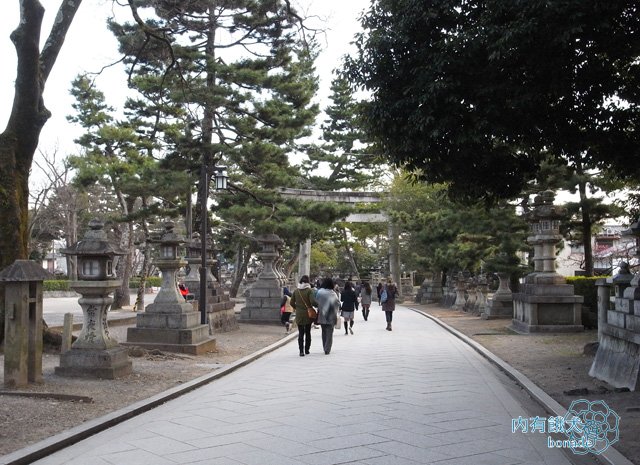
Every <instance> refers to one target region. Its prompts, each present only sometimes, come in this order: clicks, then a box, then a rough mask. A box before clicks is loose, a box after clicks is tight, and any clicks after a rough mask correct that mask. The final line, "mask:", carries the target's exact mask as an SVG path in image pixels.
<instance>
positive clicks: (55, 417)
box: [0, 324, 297, 455]
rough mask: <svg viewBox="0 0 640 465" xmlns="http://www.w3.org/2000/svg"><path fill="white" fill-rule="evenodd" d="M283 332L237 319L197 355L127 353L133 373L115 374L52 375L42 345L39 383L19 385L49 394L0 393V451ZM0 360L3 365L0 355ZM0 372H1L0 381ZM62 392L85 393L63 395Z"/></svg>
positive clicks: (121, 329)
mask: <svg viewBox="0 0 640 465" xmlns="http://www.w3.org/2000/svg"><path fill="white" fill-rule="evenodd" d="M126 328H127V327H126V326H115V327H113V326H112V327H110V328H109V331H110V333H111V335H112V336H113V337H115V339H116V340H119V341H123V340H125V339H126ZM283 336H285V332H284V329H283V328H282V327H279V326H275V325H273V326H266V325H265V326H263V325H245V324H241V325H240V328H239V329H238V330H236V331H231V332H228V333H220V334H216V336H215V337H216V345H217V352H214V353H208V354H204V355H199V356H190V355H182V354H180V355H177V354H170V353H160V354H156V355H152V354H146V355H144V356H142V357H135V358H134V357H130V358H131V361H132V363H133V373H132V374H130V375H129V376H127V377H125V378H122V379H117V380H87V379H77V378H63V377H60V376H55V375H54V368H55V367H56V366H58V365H59V354H57V353H55V352H54V351H46V353H45V354H44V355H43V360H42V371H43V377H44V383H42V384H31V385H29V386H28V387H27V388H21V389H20V390H19V391H20V392H25V393H51V394H53V395H52V396H51V397H48V398H32V397H16V396H9V395H0V455H5V454H8V453H10V452H13V451H16V450H18V449H21V448H23V447H25V446H27V445H29V444H33V443H35V442H37V441H40V440H42V439H45V438H47V437H49V436H53V435H55V434H58V433H60V432H62V431H64V430H66V429H69V428H72V427H74V426H77V425H79V424H81V423H83V422H85V421H87V420H91V419H94V418H98V417H100V416H102V415H105V414H107V413H109V412H112V411H114V410H118V409H120V408H123V407H126V406H127V405H130V404H132V403H135V402H137V401H139V400H143V399H146V398H148V397H151V396H153V395H155V394H158V393H160V392H162V391H165V390H167V389H169V388H172V387H174V386H176V385H178V384H182V383H184V382H187V381H190V380H192V379H195V378H197V377H199V376H202V375H204V374H206V373H210V372H211V371H213V370H217V369H219V368H221V367H223V366H224V365H226V364H229V363H232V362H234V361H236V360H238V359H240V358H242V357H244V356H246V355H249V354H251V353H253V352H256V351H257V350H260V349H262V348H264V347H267V346H269V345H271V344H273V343H274V342H276V341H277V340H279V339H281V338H282V337H283ZM296 350H297V349H296ZM0 364H2V366H4V355H0ZM2 371H4V370H2ZM3 378H4V373H3V372H2V373H0V383H3V382H4V379H3ZM1 393H2V391H0V394H1ZM62 395H65V396H83V397H86V398H90V399H87V400H86V401H82V400H68V398H67V399H65V398H64V397H65V396H62Z"/></svg>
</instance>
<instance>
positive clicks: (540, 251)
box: [512, 191, 584, 333]
mask: <svg viewBox="0 0 640 465" xmlns="http://www.w3.org/2000/svg"><path fill="white" fill-rule="evenodd" d="M554 198H555V194H554V193H553V192H552V191H543V192H540V193H539V194H538V195H537V196H536V197H535V199H534V203H533V209H532V210H531V211H530V212H529V214H528V215H527V219H528V221H529V224H530V228H531V236H529V237H528V238H527V242H529V244H531V245H532V246H533V247H534V257H533V261H534V272H533V273H530V274H528V275H527V276H526V277H525V279H524V284H523V285H522V287H521V292H519V293H517V294H513V311H514V315H513V320H512V328H513V329H515V330H516V331H519V332H526V333H529V332H566V331H582V330H583V329H584V327H583V326H582V314H581V312H582V301H583V300H584V299H583V297H582V296H578V295H574V289H573V285H571V284H567V281H566V280H565V279H564V277H563V276H561V275H559V274H558V273H557V272H556V244H557V243H558V242H559V241H560V240H561V239H562V236H561V235H560V219H561V218H562V217H563V216H564V215H565V214H566V209H565V208H564V207H560V206H556V205H554V204H553V201H554Z"/></svg>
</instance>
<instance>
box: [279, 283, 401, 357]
mask: <svg viewBox="0 0 640 465" xmlns="http://www.w3.org/2000/svg"><path fill="white" fill-rule="evenodd" d="M284 294H285V295H284V296H283V301H282V307H281V314H282V320H281V321H282V323H283V324H284V325H285V328H286V331H287V332H289V330H290V318H291V313H292V312H293V311H295V323H296V325H297V326H298V349H299V350H300V357H304V356H305V355H308V354H309V353H310V349H311V328H312V326H313V325H314V324H316V323H317V324H319V325H320V328H321V330H322V348H323V349H324V353H325V354H326V355H329V353H330V352H331V348H332V345H333V333H334V328H336V326H339V320H338V319H339V318H340V317H342V319H343V320H344V334H345V335H346V336H348V335H354V331H353V326H354V324H355V313H356V311H357V310H358V307H359V306H360V305H361V306H362V316H363V318H364V320H365V321H368V319H369V312H370V308H371V303H372V301H373V288H372V287H371V285H370V284H369V283H368V282H365V283H363V285H361V286H354V284H353V283H352V282H351V281H347V282H346V283H345V285H344V288H343V289H342V290H341V289H340V288H339V286H338V285H337V284H336V283H335V282H334V280H333V279H332V278H324V279H322V280H320V281H319V282H318V285H317V288H314V287H312V286H311V282H310V280H309V276H306V275H305V276H302V278H300V282H299V283H298V287H297V289H296V290H295V291H294V292H293V293H290V292H289V290H288V289H287V288H285V291H284ZM376 294H377V298H378V302H379V303H380V305H381V306H382V310H383V311H384V312H385V316H386V320H387V328H386V329H387V331H391V321H392V318H393V311H394V310H395V300H396V296H397V294H398V290H397V287H396V285H395V284H394V283H393V282H392V281H391V280H389V281H388V282H387V284H382V283H380V284H379V285H378V287H377V288H376Z"/></svg>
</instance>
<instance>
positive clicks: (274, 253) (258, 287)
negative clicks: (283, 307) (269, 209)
mask: <svg viewBox="0 0 640 465" xmlns="http://www.w3.org/2000/svg"><path fill="white" fill-rule="evenodd" d="M256 240H257V242H258V244H259V245H260V248H261V250H260V252H258V257H259V258H260V261H262V263H263V265H264V268H263V270H262V272H261V273H260V274H259V275H258V278H257V280H256V282H255V283H254V284H253V286H251V288H250V289H249V296H248V297H247V304H246V306H245V307H243V308H242V309H241V310H240V319H241V321H243V322H247V323H278V322H279V321H280V300H281V299H282V282H281V280H280V277H279V276H278V275H277V273H276V271H275V269H274V265H275V262H276V260H277V259H278V256H279V254H278V248H279V247H281V245H282V239H280V238H279V237H278V236H277V235H276V234H264V235H260V236H257V237H256Z"/></svg>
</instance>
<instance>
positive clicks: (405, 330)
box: [36, 304, 570, 465]
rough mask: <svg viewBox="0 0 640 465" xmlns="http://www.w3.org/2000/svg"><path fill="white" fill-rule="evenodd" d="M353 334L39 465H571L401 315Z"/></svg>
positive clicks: (463, 351)
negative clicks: (518, 424)
mask: <svg viewBox="0 0 640 465" xmlns="http://www.w3.org/2000/svg"><path fill="white" fill-rule="evenodd" d="M357 316H358V317H360V318H358V320H357V321H356V325H355V326H354V332H355V335H353V336H345V335H344V332H343V331H336V334H335V338H334V349H333V351H332V353H331V354H330V355H328V356H326V355H324V353H323V351H322V349H321V339H320V331H319V330H313V331H312V338H313V343H312V347H311V354H310V355H308V356H305V357H300V356H299V355H298V349H297V344H296V342H295V341H294V342H291V343H289V344H287V345H285V346H284V347H282V348H280V349H278V350H276V351H274V352H272V353H270V354H268V355H266V356H264V357H263V358H261V359H259V360H257V361H255V362H253V363H251V364H250V365H248V366H246V367H244V368H241V369H239V370H237V371H235V372H233V373H231V374H229V375H228V376H225V377H224V378H222V379H220V380H218V381H214V382H213V383H211V384H208V385H206V386H204V387H202V388H199V389H196V390H195V391H192V392H191V393H189V394H187V395H184V396H182V397H180V398H178V399H176V400H173V401H170V402H167V403H166V404H164V405H163V406H161V407H158V408H156V409H154V410H151V411H149V412H147V413H145V414H142V415H140V416H138V417H135V418H133V419H131V420H129V421H127V422H124V423H122V424H120V425H117V426H114V427H112V428H110V429H108V430H106V431H104V432H102V433H100V434H97V435H95V436H93V437H91V438H88V439H86V440H84V441H82V442H80V443H78V444H76V445H73V446H70V447H68V448H66V449H64V450H62V451H60V452H57V453H55V454H53V455H51V456H49V457H47V458H46V459H42V460H40V461H38V462H36V463H38V464H49V465H53V464H68V465H77V464H83V465H89V464H91V465H113V464H126V465H136V464H145V465H146V464H153V465H174V464H199V465H205V464H207V465H239V464H245V465H271V464H273V465H298V464H299V465H329V464H340V463H350V464H363V465H383V464H389V465H413V464H419V463H420V464H437V465H467V464H469V465H471V464H473V465H516V464H522V465H534V464H535V465H542V464H547V465H568V464H570V462H569V461H568V460H567V459H566V458H565V456H564V455H563V454H562V453H561V452H560V451H558V450H557V449H548V448H547V446H546V443H545V440H546V436H545V435H543V434H540V433H536V434H533V433H530V434H522V433H517V434H512V433H511V420H512V418H517V417H518V416H519V415H522V416H523V417H524V416H527V412H525V411H524V410H523V408H522V407H521V406H520V404H519V403H518V402H517V400H516V399H515V398H514V397H513V396H512V395H511V394H510V393H509V390H508V389H506V388H505V386H504V385H503V384H502V383H503V381H501V380H500V378H501V377H503V375H501V374H499V373H498V372H497V370H495V369H494V368H493V367H492V366H491V365H490V364H489V363H488V362H486V361H485V360H484V359H482V358H481V357H480V356H479V355H477V354H476V353H475V352H474V351H473V350H472V349H470V348H469V347H467V346H466V345H465V344H464V343H462V342H461V341H459V340H458V339H457V338H455V337H454V336H452V335H451V334H449V333H448V332H446V331H445V330H444V329H442V328H440V327H439V326H438V325H436V324H435V323H433V322H431V321H430V320H428V319H427V318H425V317H423V316H421V315H419V314H417V313H414V312H412V311H410V310H408V309H406V308H403V307H400V308H399V309H398V311H397V312H396V313H395V316H394V319H395V321H394V330H393V332H388V331H385V329H384V327H385V323H384V314H383V313H382V312H381V311H380V310H379V307H377V306H375V304H374V308H373V310H372V313H371V318H370V320H369V321H368V322H364V321H363V320H362V318H361V315H359V314H358V315H357Z"/></svg>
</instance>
